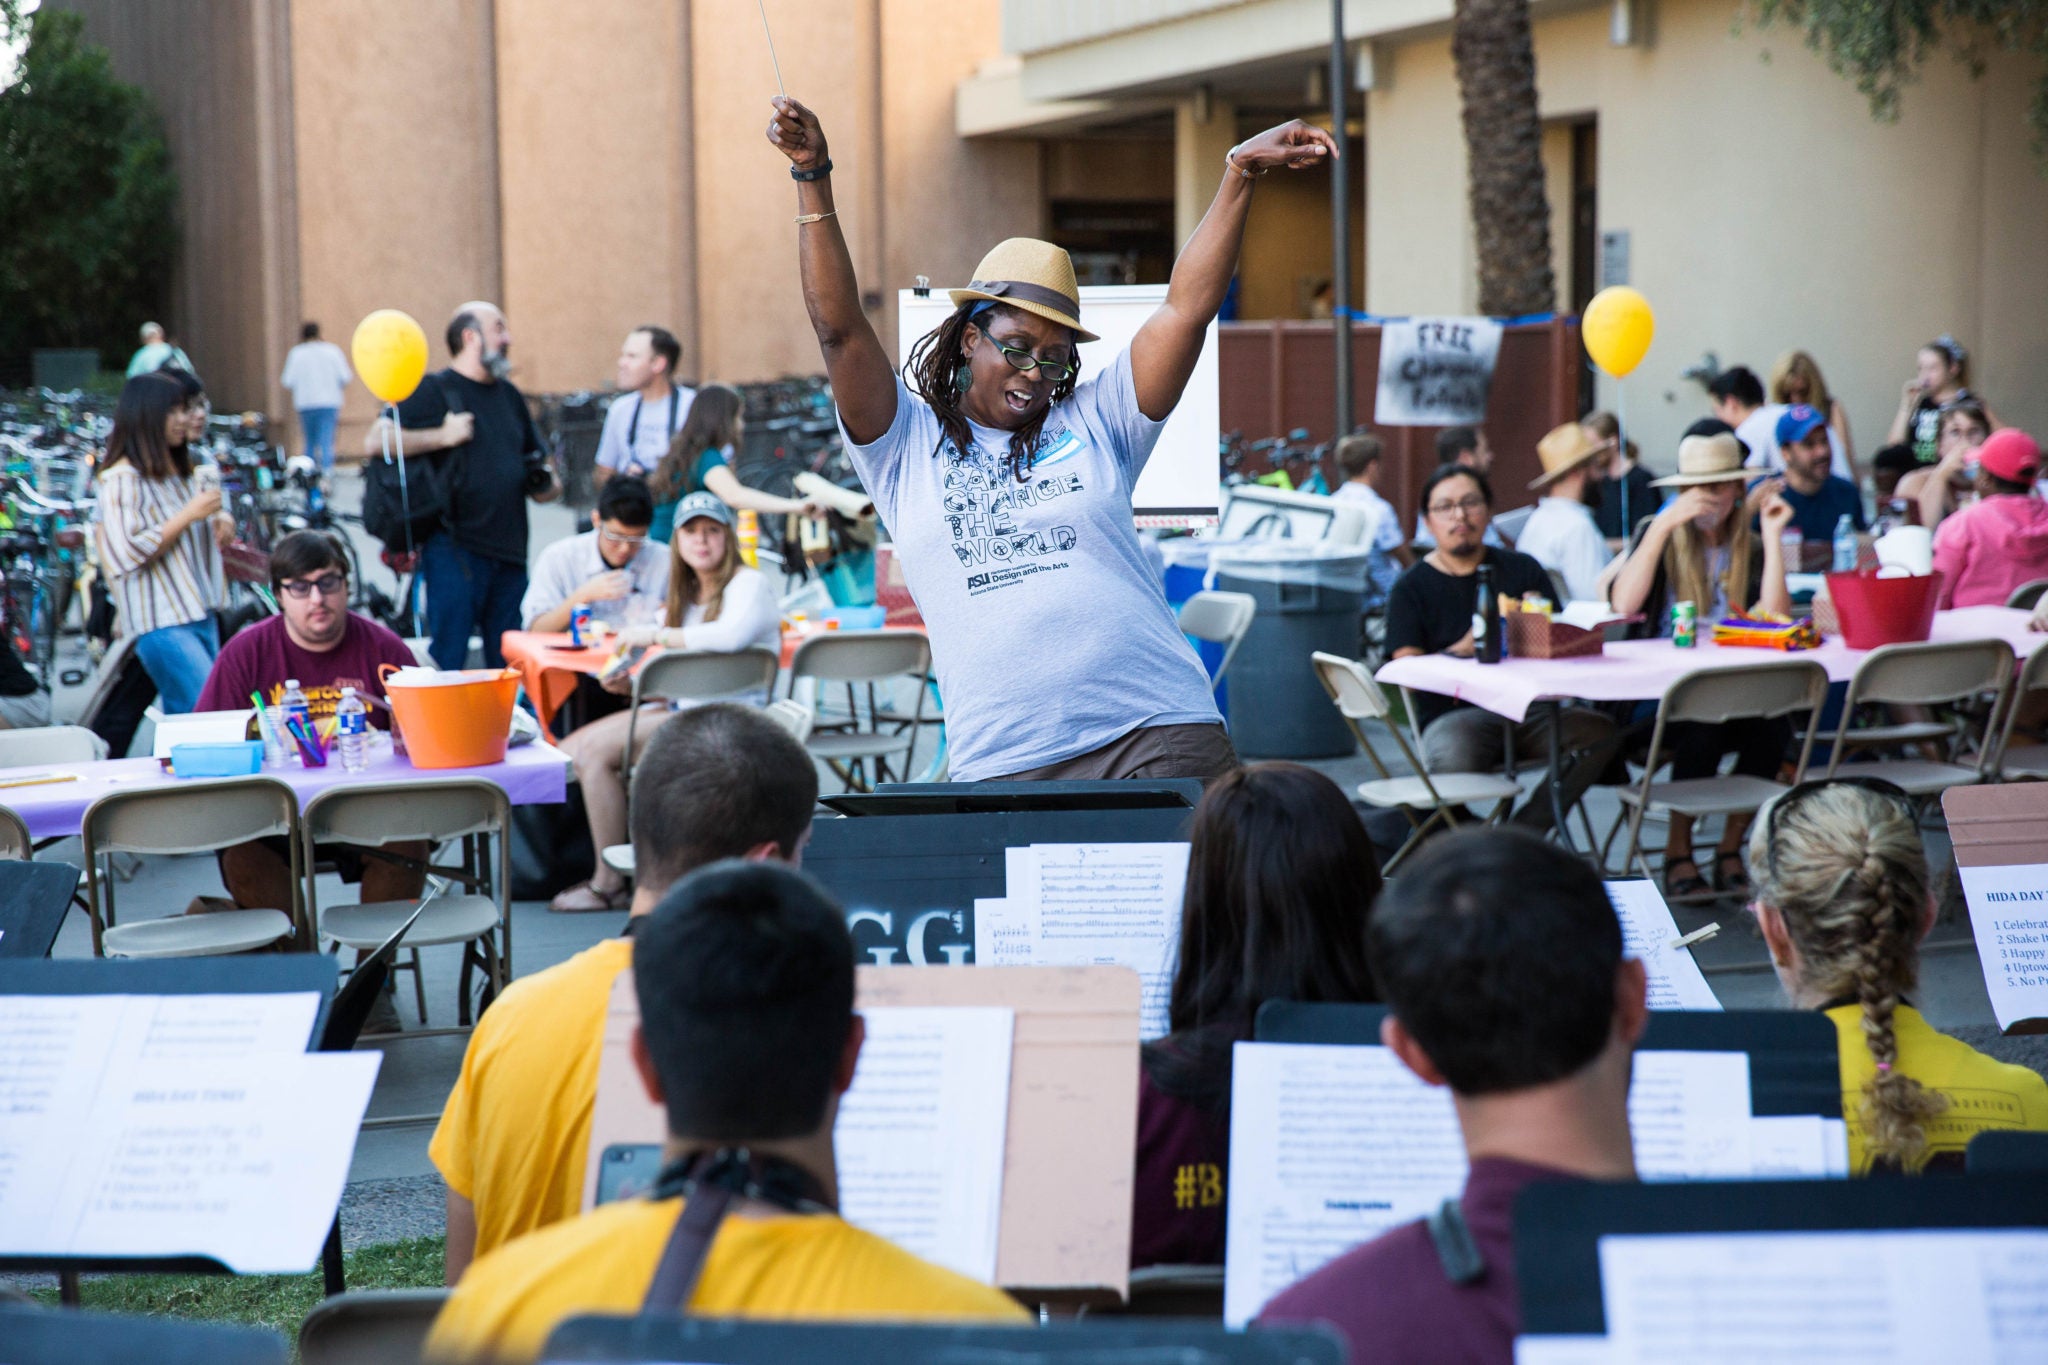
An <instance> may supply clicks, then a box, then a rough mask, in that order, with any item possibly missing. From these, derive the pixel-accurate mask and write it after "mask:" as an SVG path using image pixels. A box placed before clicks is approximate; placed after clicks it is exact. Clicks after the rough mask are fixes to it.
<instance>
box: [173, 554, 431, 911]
mask: <svg viewBox="0 0 2048 1365" xmlns="http://www.w3.org/2000/svg"><path fill="white" fill-rule="evenodd" d="M348 575H349V564H348V557H347V555H346V554H345V553H344V552H343V550H342V548H341V546H340V545H339V544H338V543H336V542H335V540H334V538H333V537H331V536H329V535H327V534H326V533H325V532H321V531H294V532H293V533H292V534H290V535H288V536H286V537H285V538H284V539H283V540H280V541H279V542H277V548H276V549H274V550H272V551H271V552H270V590H271V594H272V595H273V596H274V597H276V599H277V606H278V614H277V615H275V616H271V617H267V618H265V619H264V620H261V621H258V622H257V623H255V624H254V625H252V626H248V627H245V628H244V629H243V630H241V631H239V632H238V633H237V634H236V635H235V636H234V637H233V638H232V639H230V640H229V641H228V642H227V643H226V644H225V645H223V646H221V651H220V657H219V658H217V659H215V660H214V662H213V671H212V672H210V673H208V674H207V675H206V686H205V687H204V688H202V689H201V690H200V693H199V705H198V709H199V710H201V711H239V710H243V709H245V708H247V707H248V705H249V694H250V693H252V692H253V693H255V694H257V695H258V696H260V697H261V698H262V699H263V704H264V705H265V706H275V705H276V704H277V703H278V701H279V700H280V699H281V698H282V697H283V696H284V692H285V688H286V686H287V685H288V684H290V683H293V682H296V683H298V685H299V689H300V690H301V691H302V692H304V693H305V694H306V705H307V707H308V708H309V709H310V710H311V712H312V715H313V719H314V721H315V722H318V721H320V720H323V719H325V718H326V717H328V716H331V715H333V714H334V708H335V707H336V706H338V705H339V704H340V703H341V691H342V689H343V688H344V687H353V688H354V689H355V690H356V695H357V696H359V697H361V698H362V699H363V700H364V702H365V704H367V705H368V706H369V708H370V723H371V724H372V725H375V726H378V727H379V728H389V720H388V713H387V712H386V711H385V710H384V709H383V708H382V707H380V706H378V705H377V703H378V702H379V701H382V700H383V697H384V682H383V679H382V678H381V677H379V675H378V668H379V666H380V665H383V664H394V665H396V666H398V667H400V668H406V667H410V666H412V665H414V664H416V663H417V662H418V660H416V659H414V658H413V653H412V650H411V649H410V648H408V647H407V645H406V643H405V641H403V640H401V639H399V638H398V636H397V635H396V634H394V633H393V632H392V631H391V630H389V629H387V628H386V627H384V626H382V625H379V624H378V623H377V622H375V621H373V620H371V619H370V618H369V617H367V616H362V615H359V614H358V613H356V612H352V611H350V610H349V609H348V589H349V581H348ZM391 851H392V852H393V853H395V854H398V855H399V856H401V857H409V858H414V859H420V858H424V857H425V855H426V849H425V846H424V845H404V844H394V845H392V846H391ZM322 855H323V857H325V858H328V859H329V860H331V861H332V862H334V863H335V865H336V866H337V867H338V868H339V870H340V872H341V876H342V880H343V881H346V882H356V881H360V882H361V883H362V885H363V900H364V901H365V902H366V903H370V902H376V901H395V900H410V899H411V898H413V897H414V896H417V895H419V893H420V885H421V877H420V874H419V873H418V872H416V871H414V870H412V869H410V868H405V867H401V866H397V865H395V864H393V863H390V862H385V861H381V860H378V859H375V858H369V857H366V856H364V855H363V854H362V853H361V852H360V851H359V850H357V849H354V848H350V847H346V846H342V847H338V848H335V849H323V850H322ZM220 871H221V880H222V881H224V882H225V883H226V884H227V888H228V894H229V895H231V896H233V897H234V899H235V904H236V905H238V906H240V907H241V908H242V909H245V910H256V909H270V910H289V908H290V906H291V903H292V902H291V893H292V879H291V861H290V848H289V846H288V845H287V844H286V842H285V840H284V839H283V838H276V839H258V840H255V841H254V842H251V843H246V844H239V845H237V846H236V847H234V848H231V849H228V850H226V851H225V852H223V853H222V854H221V856H220Z"/></svg>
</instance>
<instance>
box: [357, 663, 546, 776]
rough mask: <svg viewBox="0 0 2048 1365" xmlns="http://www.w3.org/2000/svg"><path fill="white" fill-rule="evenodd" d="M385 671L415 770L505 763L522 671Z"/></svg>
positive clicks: (395, 714)
mask: <svg viewBox="0 0 2048 1365" xmlns="http://www.w3.org/2000/svg"><path fill="white" fill-rule="evenodd" d="M380 672H381V673H382V675H383V678H384V695H385V696H386V697H387V698H389V700H390V702H391V716H392V719H393V720H394V721H395V722H396V723H397V725H398V728H399V731H400V732H401V733H402V734H403V735H404V737H405V753H406V757H407V758H409V759H411V760H412V766H413V767H415V768H483V767H488V766H489V765H491V764H493V763H500V762H503V761H504V758H505V745H506V742H507V740H508V738H509V737H510V735H511V731H512V704H513V702H514V701H515V700H517V698H518V696H519V673H518V670H516V669H510V668H508V669H505V670H504V671H503V672H497V671H494V670H491V669H488V668H479V669H468V670H464V671H462V672H455V673H435V672H434V671H433V670H432V669H425V668H406V669H400V668H396V667H394V666H392V665H391V664H385V665H384V666H383V667H382V669H381V670H380ZM408 675H411V676H408Z"/></svg>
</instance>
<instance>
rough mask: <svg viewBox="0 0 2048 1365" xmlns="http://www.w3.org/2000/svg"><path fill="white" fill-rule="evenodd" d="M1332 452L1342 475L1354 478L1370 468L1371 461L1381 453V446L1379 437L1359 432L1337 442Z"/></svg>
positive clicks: (1376, 458)
mask: <svg viewBox="0 0 2048 1365" xmlns="http://www.w3.org/2000/svg"><path fill="white" fill-rule="evenodd" d="M1333 453H1334V454H1335V455H1336V457H1337V468H1338V469H1339V470H1340V471H1341V472H1342V473H1343V475H1344V477H1345V478H1347V479H1355V478H1357V477H1358V476H1359V475H1361V474H1363V473H1365V471H1366V470H1368V469H1370V468H1372V466H1373V462H1374V461H1376V460H1378V459H1379V458H1380V456H1381V454H1382V453H1383V448H1382V447H1381V445H1380V438H1379V437H1377V436H1367V435H1365V434H1364V433H1362V432H1359V433H1354V434H1352V435H1350V436H1346V437H1345V438H1344V439H1343V440H1341V441H1339V442H1337V449H1336V450H1335V452H1333Z"/></svg>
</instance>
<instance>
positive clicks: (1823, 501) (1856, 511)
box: [1749, 403, 1869, 572]
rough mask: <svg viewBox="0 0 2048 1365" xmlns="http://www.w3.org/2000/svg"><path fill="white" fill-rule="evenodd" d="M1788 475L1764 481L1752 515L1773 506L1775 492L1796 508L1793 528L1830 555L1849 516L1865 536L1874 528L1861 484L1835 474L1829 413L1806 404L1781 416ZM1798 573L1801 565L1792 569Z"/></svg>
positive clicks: (1753, 492)
mask: <svg viewBox="0 0 2048 1365" xmlns="http://www.w3.org/2000/svg"><path fill="white" fill-rule="evenodd" d="M1774 434H1775V435H1776V437H1777V442H1778V454H1779V458H1780V459H1781V460H1782V461H1783V462H1784V466H1785V468H1784V472H1783V473H1780V474H1777V475H1773V476H1772V477H1770V478H1764V479H1759V480H1757V481H1756V483H1754V484H1752V485H1751V486H1750V490H1749V507H1750V511H1751V512H1752V513H1754V512H1756V511H1758V510H1759V509H1760V508H1762V507H1763V505H1764V504H1765V503H1766V502H1769V501H1770V499H1771V495H1772V494H1773V493H1777V494H1782V495H1783V496H1784V499H1785V501H1786V502H1787V503H1789V504H1790V505H1791V507H1792V524H1793V525H1794V526H1796V527H1798V528H1799V533H1800V534H1801V535H1803V536H1804V537H1806V545H1807V548H1808V550H1809V552H1812V553H1814V554H1815V556H1816V557H1818V556H1819V555H1822V554H1825V553H1826V547H1827V546H1828V544H1829V543H1830V542H1832V541H1833V540H1834V537H1835V527H1836V526H1837V525H1838V524H1839V523H1840V522H1841V519H1842V518H1843V517H1844V516H1846V517H1848V518H1849V524H1850V525H1852V526H1854V527H1855V528H1856V529H1857V530H1859V531H1864V530H1868V529H1869V525H1868V523H1867V522H1866V520H1865V519H1864V516H1863V496H1862V494H1860V493H1858V492H1857V491H1856V485H1855V484H1853V483H1850V482H1849V481H1848V480H1847V479H1844V478H1842V477H1840V476H1839V475H1836V474H1833V473H1830V472H1829V470H1830V466H1831V465H1832V464H1833V463H1834V457H1835V456H1834V447H1833V446H1831V445H1830V444H1829V443H1828V418H1827V414H1826V413H1824V412H1821V411H1820V410H1819V409H1817V408H1813V407H1809V406H1807V405H1806V404H1805V403H1795V404H1793V405H1792V406H1791V407H1789V408H1786V409H1785V410H1784V411H1783V412H1782V413H1781V414H1779V416H1778V425H1777V428H1776V430H1775V432H1774ZM1786 567H1787V568H1788V569H1791V570H1792V571H1794V572H1797V571H1798V570H1799V568H1800V567H1801V566H1800V565H1797V564H1790V565H1787V566H1786Z"/></svg>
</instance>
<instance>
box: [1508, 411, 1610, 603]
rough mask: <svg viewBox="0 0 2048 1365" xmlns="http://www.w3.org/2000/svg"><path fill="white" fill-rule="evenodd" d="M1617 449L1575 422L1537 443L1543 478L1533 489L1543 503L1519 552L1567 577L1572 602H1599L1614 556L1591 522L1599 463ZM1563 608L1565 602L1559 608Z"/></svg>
mask: <svg viewBox="0 0 2048 1365" xmlns="http://www.w3.org/2000/svg"><path fill="white" fill-rule="evenodd" d="M1613 449H1614V443H1613V442H1612V441H1603V440H1601V439H1600V438H1599V437H1597V436H1595V435H1593V433H1592V432H1590V431H1588V430H1586V428H1584V427H1582V426H1580V425H1579V424H1578V423H1577V422H1566V423H1565V424H1564V425H1563V426H1561V427H1558V428H1557V429H1556V430H1554V431H1552V432H1551V433H1550V434H1549V435H1547V436H1545V437H1544V438H1543V439H1542V440H1540V441H1538V442H1537V443H1536V458H1537V460H1538V461H1539V462H1541V463H1542V465H1543V474H1542V477H1540V478H1538V479H1536V480H1535V481H1534V482H1533V483H1531V484H1530V485H1529V489H1530V491H1531V492H1540V493H1541V494H1542V495H1543V498H1542V501H1540V502H1538V503H1537V504H1536V510H1535V511H1534V512H1531V513H1530V514H1529V520H1528V521H1527V522H1525V523H1524V524H1523V526H1522V534H1521V535H1520V536H1519V537H1518V538H1517V539H1516V541H1515V548H1516V549H1518V550H1520V551H1521V552H1522V553H1523V554H1525V555H1528V556H1529V557H1530V558H1531V559H1533V560H1535V561H1536V562H1537V563H1538V564H1541V565H1542V566H1543V567H1544V568H1546V569H1549V570H1551V571H1553V572H1554V573H1556V574H1558V575H1560V576H1561V577H1562V578H1563V579H1564V586H1565V591H1566V593H1568V594H1569V595H1570V597H1571V600H1572V601H1574V602H1590V601H1598V600H1599V599H1600V597H1601V596H1602V594H1601V592H1600V571H1601V570H1602V569H1604V568H1606V567H1607V562H1608V561H1609V560H1610V559H1612V558H1613V557H1614V555H1613V553H1612V552H1611V551H1610V550H1609V549H1608V548H1607V539H1606V537H1605V536H1602V535H1601V534H1600V525H1599V523H1598V522H1596V521H1594V519H1593V506H1592V504H1593V502H1595V501H1598V494H1597V492H1596V491H1595V486H1594V482H1593V480H1594V475H1595V473H1596V470H1595V468H1594V464H1595V461H1597V460H1600V459H1602V458H1603V457H1605V456H1606V455H1608V454H1609V453H1611V452H1612V451H1613ZM1560 605H1562V604H1560Z"/></svg>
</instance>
